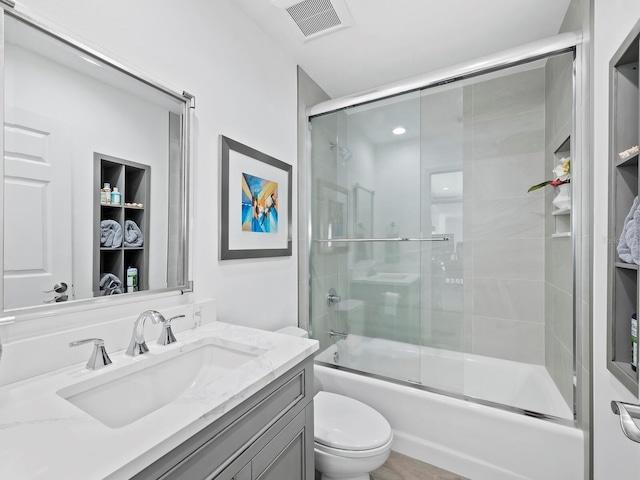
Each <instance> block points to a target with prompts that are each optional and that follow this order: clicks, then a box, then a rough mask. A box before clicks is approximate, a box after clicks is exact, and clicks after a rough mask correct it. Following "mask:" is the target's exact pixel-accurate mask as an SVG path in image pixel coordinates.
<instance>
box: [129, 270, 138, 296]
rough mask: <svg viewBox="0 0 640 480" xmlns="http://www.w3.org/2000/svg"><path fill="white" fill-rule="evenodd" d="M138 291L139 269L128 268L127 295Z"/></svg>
mask: <svg viewBox="0 0 640 480" xmlns="http://www.w3.org/2000/svg"><path fill="white" fill-rule="evenodd" d="M137 291H138V269H137V268H136V267H129V268H127V293H131V292H137Z"/></svg>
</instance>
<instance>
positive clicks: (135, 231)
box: [124, 220, 144, 247]
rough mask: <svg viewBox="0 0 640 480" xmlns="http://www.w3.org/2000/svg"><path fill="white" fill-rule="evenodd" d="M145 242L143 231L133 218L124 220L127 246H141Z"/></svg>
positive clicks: (125, 244)
mask: <svg viewBox="0 0 640 480" xmlns="http://www.w3.org/2000/svg"><path fill="white" fill-rule="evenodd" d="M143 243H144V236H143V235H142V231H140V228H139V227H138V225H137V224H136V222H134V221H133V220H126V221H125V222H124V246H125V247H141V246H142V244H143Z"/></svg>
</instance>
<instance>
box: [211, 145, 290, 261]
mask: <svg viewBox="0 0 640 480" xmlns="http://www.w3.org/2000/svg"><path fill="white" fill-rule="evenodd" d="M291 196H292V167H291V165H289V164H287V163H285V162H283V161H281V160H278V159H277V158H274V157H272V156H270V155H267V154H265V153H262V152H260V151H258V150H256V149H254V148H251V147H249V146H247V145H244V144H242V143H240V142H237V141H235V140H232V139H230V138H228V137H225V136H224V135H220V228H219V231H220V260H236V259H246V258H264V257H282V256H291V254H292V253H291V252H292V242H291V221H292V217H291V215H292V204H293V201H292V198H291Z"/></svg>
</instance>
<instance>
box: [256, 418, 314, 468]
mask: <svg viewBox="0 0 640 480" xmlns="http://www.w3.org/2000/svg"><path fill="white" fill-rule="evenodd" d="M305 429H306V425H305V412H304V411H302V412H300V413H299V414H298V415H297V416H296V417H295V418H294V419H293V420H292V421H291V422H290V423H289V424H288V425H287V426H286V427H285V428H284V429H283V430H282V431H281V432H280V433H278V435H276V436H275V438H274V439H273V440H272V441H271V442H269V444H267V445H266V446H265V447H264V448H263V449H262V450H260V452H259V453H258V454H257V455H256V456H255V457H254V458H253V460H252V461H251V471H252V475H251V478H252V480H283V479H287V480H304V479H305V478H306V475H305V471H306V466H307V465H306V464H307V456H306V448H305V447H306V441H307V435H305V433H306V430H305Z"/></svg>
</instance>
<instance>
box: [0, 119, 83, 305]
mask: <svg viewBox="0 0 640 480" xmlns="http://www.w3.org/2000/svg"><path fill="white" fill-rule="evenodd" d="M4 133H5V153H4V160H5V176H4V189H5V191H4V308H5V309H14V308H20V307H26V306H34V305H42V304H43V303H45V302H53V301H55V300H56V297H58V301H65V299H68V300H71V299H72V297H73V295H72V291H73V288H72V281H73V279H72V278H71V274H72V273H71V272H72V269H71V267H72V262H71V251H72V250H71V248H72V245H71V240H72V237H71V216H72V208H71V207H72V206H71V168H70V151H71V149H70V146H69V143H68V141H66V136H65V129H64V127H63V125H61V124H60V123H59V122H57V121H56V120H53V119H51V118H47V117H43V116H41V115H38V114H35V113H32V112H27V111H25V110H21V109H7V113H6V118H5V126H4ZM63 283H66V284H67V288H66V290H65V289H64V286H63V287H62V288H59V289H58V290H59V291H58V292H55V291H53V292H49V293H44V292H46V291H50V290H53V289H54V286H55V285H56V284H58V285H62V284H63ZM63 290H65V291H63ZM65 295H66V297H65Z"/></svg>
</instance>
